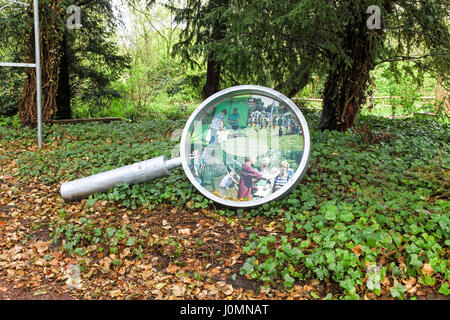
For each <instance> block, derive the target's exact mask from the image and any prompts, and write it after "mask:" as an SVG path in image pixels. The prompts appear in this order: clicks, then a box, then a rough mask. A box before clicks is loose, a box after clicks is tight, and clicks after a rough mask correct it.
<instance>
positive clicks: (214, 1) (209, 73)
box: [202, 0, 230, 100]
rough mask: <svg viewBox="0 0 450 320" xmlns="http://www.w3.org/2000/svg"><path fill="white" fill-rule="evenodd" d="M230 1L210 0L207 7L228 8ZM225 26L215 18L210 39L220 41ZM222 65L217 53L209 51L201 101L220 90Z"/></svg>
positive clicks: (224, 33)
mask: <svg viewBox="0 0 450 320" xmlns="http://www.w3.org/2000/svg"><path fill="white" fill-rule="evenodd" d="M229 2H230V0H211V1H210V2H209V5H210V6H211V7H212V9H215V8H220V7H228V6H229V5H230V3H229ZM226 32H227V29H226V25H225V24H224V23H223V21H221V19H218V18H216V19H215V20H214V23H213V25H212V27H211V38H212V40H213V41H214V42H218V41H220V40H222V39H223V38H224V37H225V35H226ZM221 71H222V65H221V64H220V62H219V61H218V59H217V52H216V51H214V50H213V51H211V52H209V55H208V63H207V70H206V83H205V85H204V86H203V90H202V97H203V100H205V99H207V98H208V97H209V96H211V95H213V94H214V93H216V92H218V91H219V90H220V80H221V75H222V72H221Z"/></svg>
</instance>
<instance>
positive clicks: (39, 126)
mask: <svg viewBox="0 0 450 320" xmlns="http://www.w3.org/2000/svg"><path fill="white" fill-rule="evenodd" d="M33 5H34V43H35V44H34V46H35V50H36V104H37V129H38V148H39V149H41V148H42V101H41V99H42V88H41V45H40V32H39V0H33Z"/></svg>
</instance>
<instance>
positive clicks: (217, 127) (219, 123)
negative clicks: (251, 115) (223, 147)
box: [209, 109, 227, 144]
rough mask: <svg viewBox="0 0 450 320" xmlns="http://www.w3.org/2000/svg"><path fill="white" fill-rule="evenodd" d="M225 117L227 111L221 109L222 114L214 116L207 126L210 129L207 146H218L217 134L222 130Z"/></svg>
mask: <svg viewBox="0 0 450 320" xmlns="http://www.w3.org/2000/svg"><path fill="white" fill-rule="evenodd" d="M226 115H227V110H226V109H223V110H222V112H219V113H217V114H216V115H215V116H214V118H213V120H212V122H211V125H210V126H209V127H210V129H211V140H210V141H209V144H218V141H219V136H218V132H219V131H221V130H223V126H224V122H225V117H226Z"/></svg>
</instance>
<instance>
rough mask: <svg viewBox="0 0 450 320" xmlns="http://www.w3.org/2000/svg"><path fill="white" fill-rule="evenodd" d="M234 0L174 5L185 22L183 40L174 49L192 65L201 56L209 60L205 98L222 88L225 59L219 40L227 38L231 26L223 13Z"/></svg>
mask: <svg viewBox="0 0 450 320" xmlns="http://www.w3.org/2000/svg"><path fill="white" fill-rule="evenodd" d="M230 3H231V0H210V1H206V2H205V1H202V0H187V2H186V5H185V7H182V8H177V7H175V6H174V4H172V5H171V6H170V8H171V9H172V10H174V12H176V17H175V20H176V21H177V22H181V23H184V25H185V28H184V29H183V30H182V32H181V34H180V41H179V42H178V43H177V44H175V46H174V53H175V54H180V55H181V56H182V57H183V58H184V61H185V62H186V63H190V64H191V65H192V66H194V65H196V64H197V62H196V59H198V58H200V59H203V61H204V62H205V64H206V81H205V85H204V86H203V89H202V97H203V99H206V98H208V97H209V96H211V95H212V94H214V93H216V92H217V91H219V90H220V83H221V80H222V63H221V60H220V59H219V55H220V53H219V52H218V49H217V47H218V46H217V44H220V43H221V42H222V41H224V40H225V37H226V34H227V32H228V30H229V26H230V24H229V21H228V19H227V17H226V16H225V15H224V14H223V13H224V12H226V10H227V9H228V8H229V5H230Z"/></svg>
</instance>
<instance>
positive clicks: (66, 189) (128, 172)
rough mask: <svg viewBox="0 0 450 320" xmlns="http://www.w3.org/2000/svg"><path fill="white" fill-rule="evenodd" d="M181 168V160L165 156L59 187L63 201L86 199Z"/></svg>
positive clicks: (166, 174) (168, 173)
mask: <svg viewBox="0 0 450 320" xmlns="http://www.w3.org/2000/svg"><path fill="white" fill-rule="evenodd" d="M179 166H181V158H175V159H170V160H167V158H166V157H165V156H161V157H158V158H154V159H150V160H145V161H142V162H138V163H135V164H132V165H129V166H125V167H122V168H118V169H114V170H110V171H106V172H102V173H98V174H95V175H93V176H89V177H86V178H81V179H77V180H74V181H70V182H66V183H63V184H62V185H61V196H62V197H63V199H64V200H65V201H74V200H79V199H83V198H87V197H88V196H89V195H90V194H93V193H96V192H105V191H108V190H110V189H112V188H113V187H114V186H115V185H116V184H118V183H128V184H136V183H141V182H146V181H150V180H152V179H155V178H160V177H164V176H168V175H170V170H171V169H174V168H176V167H179Z"/></svg>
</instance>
